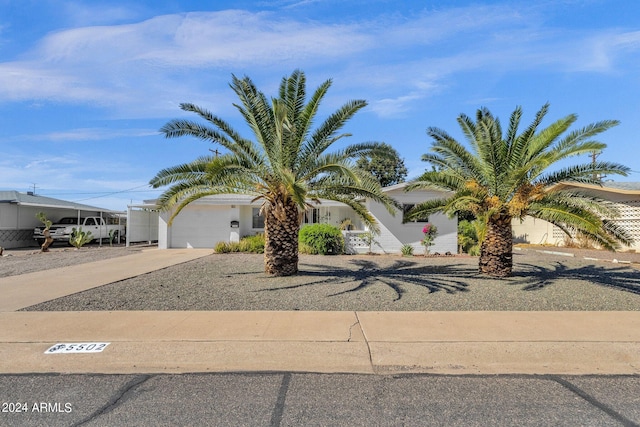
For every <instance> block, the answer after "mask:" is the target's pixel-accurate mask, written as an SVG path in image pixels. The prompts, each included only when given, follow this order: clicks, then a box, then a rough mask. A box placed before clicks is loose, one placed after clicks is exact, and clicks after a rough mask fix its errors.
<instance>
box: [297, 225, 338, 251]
mask: <svg viewBox="0 0 640 427" xmlns="http://www.w3.org/2000/svg"><path fill="white" fill-rule="evenodd" d="M299 243H300V246H302V245H306V246H307V247H308V248H309V249H310V250H311V251H312V253H314V254H320V255H337V254H341V253H343V252H344V237H342V232H341V231H340V229H339V228H338V227H335V226H333V225H330V224H311V225H306V226H304V227H302V229H301V230H300V240H299ZM305 249H307V248H305Z"/></svg>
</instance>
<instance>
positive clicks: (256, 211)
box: [251, 208, 264, 228]
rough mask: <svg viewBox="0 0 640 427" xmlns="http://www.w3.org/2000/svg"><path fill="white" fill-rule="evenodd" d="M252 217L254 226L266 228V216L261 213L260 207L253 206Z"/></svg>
mask: <svg viewBox="0 0 640 427" xmlns="http://www.w3.org/2000/svg"><path fill="white" fill-rule="evenodd" d="M252 217H253V220H252V225H251V227H252V228H264V217H263V216H262V215H260V208H253V211H252Z"/></svg>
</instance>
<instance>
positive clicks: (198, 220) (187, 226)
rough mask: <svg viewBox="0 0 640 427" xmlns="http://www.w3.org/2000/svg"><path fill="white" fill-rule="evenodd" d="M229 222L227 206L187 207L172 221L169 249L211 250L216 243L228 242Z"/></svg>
mask: <svg viewBox="0 0 640 427" xmlns="http://www.w3.org/2000/svg"><path fill="white" fill-rule="evenodd" d="M229 221H230V210H229V207H228V206H198V205H191V206H187V207H186V208H184V209H183V210H182V211H181V212H180V213H179V214H178V216H177V217H176V218H175V219H174V220H173V225H172V227H171V240H170V242H171V243H170V247H172V248H213V247H214V246H215V244H216V243H218V242H221V241H227V242H228V241H229V236H230V233H231V229H230V226H229Z"/></svg>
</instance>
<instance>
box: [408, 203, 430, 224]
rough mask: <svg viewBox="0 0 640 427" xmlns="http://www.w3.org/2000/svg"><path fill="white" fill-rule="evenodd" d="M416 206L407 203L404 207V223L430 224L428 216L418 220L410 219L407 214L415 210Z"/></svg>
mask: <svg viewBox="0 0 640 427" xmlns="http://www.w3.org/2000/svg"><path fill="white" fill-rule="evenodd" d="M415 206H416V205H415V204H412V203H407V204H403V205H402V223H403V224H405V223H407V222H429V217H428V216H423V217H420V218H417V219H408V218H407V214H408V213H409V211H410V210H411V209H413V208H414V207H415Z"/></svg>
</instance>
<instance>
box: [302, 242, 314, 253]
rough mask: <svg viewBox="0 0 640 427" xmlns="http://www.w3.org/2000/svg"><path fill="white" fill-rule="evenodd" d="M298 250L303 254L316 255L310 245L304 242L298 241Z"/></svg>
mask: <svg viewBox="0 0 640 427" xmlns="http://www.w3.org/2000/svg"><path fill="white" fill-rule="evenodd" d="M298 252H299V253H301V254H305V255H317V254H318V252H316V251H315V250H314V249H313V248H312V247H311V246H309V245H307V244H306V243H302V242H298Z"/></svg>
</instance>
